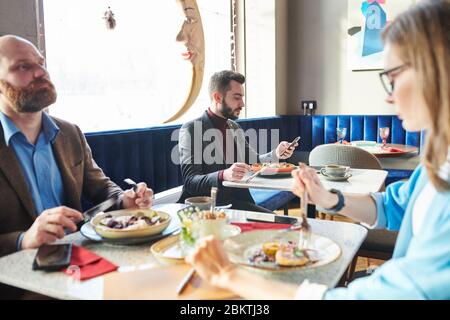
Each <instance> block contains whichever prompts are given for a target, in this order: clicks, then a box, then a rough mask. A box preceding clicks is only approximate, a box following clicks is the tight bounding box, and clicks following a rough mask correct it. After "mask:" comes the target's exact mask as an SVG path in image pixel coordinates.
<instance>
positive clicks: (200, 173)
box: [179, 70, 294, 212]
mask: <svg viewBox="0 0 450 320" xmlns="http://www.w3.org/2000/svg"><path fill="white" fill-rule="evenodd" d="M244 82H245V77H244V76H243V75H242V74H240V73H237V72H233V71H227V70H226V71H221V72H217V73H215V74H214V75H213V76H212V77H211V80H210V83H209V94H210V98H211V106H210V108H208V110H207V111H205V113H204V114H203V115H202V116H201V117H200V118H197V119H195V120H193V121H190V122H188V123H186V124H184V125H183V126H182V128H181V130H180V134H179V151H180V163H181V173H182V176H183V181H184V184H183V191H182V194H181V197H180V200H179V202H184V200H185V199H186V198H189V197H194V196H207V195H210V192H211V187H217V188H219V191H218V195H217V205H226V204H232V208H234V209H241V210H251V211H261V212H271V211H269V210H267V209H265V208H262V207H259V206H257V205H256V204H255V202H254V200H253V198H252V196H251V195H250V192H249V191H248V189H240V188H230V187H224V186H223V185H222V182H223V181H240V180H242V178H243V177H244V175H245V174H246V173H247V172H248V171H249V170H250V165H249V164H252V163H260V162H278V161H279V160H281V159H287V158H289V157H290V156H291V155H292V153H293V151H294V147H292V148H289V143H288V142H286V141H283V142H281V143H280V144H279V145H278V146H277V148H276V149H275V150H273V151H271V152H269V153H266V154H261V155H260V154H258V153H257V152H256V151H255V150H254V149H253V148H252V147H251V146H250V145H249V144H248V142H247V140H246V138H245V135H244V132H243V130H242V128H241V127H240V126H239V125H238V124H237V123H236V122H235V121H234V120H236V119H238V118H239V114H240V112H241V110H242V108H244V100H243V98H244V87H243V84H244Z"/></svg>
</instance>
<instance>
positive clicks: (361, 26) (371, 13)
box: [347, 0, 417, 71]
mask: <svg viewBox="0 0 450 320" xmlns="http://www.w3.org/2000/svg"><path fill="white" fill-rule="evenodd" d="M415 2H417V0H348V9H347V10H348V29H347V38H348V48H347V58H348V66H349V69H350V70H353V71H361V70H379V69H382V68H383V50H384V46H383V42H382V40H381V33H382V31H383V30H384V28H385V27H386V25H388V24H389V23H390V21H392V20H393V19H394V18H395V17H396V15H398V14H399V13H401V12H402V11H405V10H406V9H408V8H409V7H410V6H411V5H413V4H414V3H415Z"/></svg>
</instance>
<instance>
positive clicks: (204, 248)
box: [186, 236, 236, 288]
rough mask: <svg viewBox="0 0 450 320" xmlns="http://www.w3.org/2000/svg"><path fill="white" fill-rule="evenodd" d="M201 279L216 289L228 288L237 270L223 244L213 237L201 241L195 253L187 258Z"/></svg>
mask: <svg viewBox="0 0 450 320" xmlns="http://www.w3.org/2000/svg"><path fill="white" fill-rule="evenodd" d="M186 262H187V263H189V264H190V265H192V267H193V268H194V269H195V271H196V272H197V273H198V274H199V275H200V277H201V278H203V279H205V280H206V281H208V282H209V283H210V284H212V285H213V286H216V287H221V288H226V287H227V284H229V279H230V277H231V275H232V273H233V272H234V270H235V269H236V267H235V265H234V264H233V263H231V261H230V260H229V259H228V256H227V253H226V252H225V249H224V248H223V246H222V243H221V242H220V241H219V240H217V238H215V237H213V236H208V237H205V238H204V239H202V240H200V243H199V245H198V246H197V248H196V249H195V251H194V252H193V253H192V254H191V255H189V256H187V257H186Z"/></svg>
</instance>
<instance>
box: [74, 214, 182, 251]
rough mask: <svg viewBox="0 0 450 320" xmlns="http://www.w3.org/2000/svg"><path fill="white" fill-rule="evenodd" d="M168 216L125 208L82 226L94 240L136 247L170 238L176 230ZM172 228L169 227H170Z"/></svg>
mask: <svg viewBox="0 0 450 320" xmlns="http://www.w3.org/2000/svg"><path fill="white" fill-rule="evenodd" d="M171 222H172V219H171V217H170V215H169V214H168V213H165V212H161V211H155V210H152V209H126V210H117V211H110V212H100V213H98V214H97V215H96V216H94V217H93V218H92V219H91V221H90V222H88V223H85V224H84V225H83V226H82V227H81V230H80V231H81V233H82V234H83V235H84V236H85V237H87V238H89V239H91V240H94V241H106V242H113V243H120V244H136V243H143V242H148V241H150V240H156V239H159V238H161V237H163V236H167V235H169V234H171V233H173V232H175V231H176V230H177V229H179V224H178V223H171ZM169 225H170V228H168V227H169Z"/></svg>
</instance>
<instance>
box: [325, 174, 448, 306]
mask: <svg viewBox="0 0 450 320" xmlns="http://www.w3.org/2000/svg"><path fill="white" fill-rule="evenodd" d="M428 182H429V180H428V176H427V173H426V170H425V169H424V168H423V167H422V166H419V167H418V168H417V169H416V170H415V171H414V173H413V174H412V176H411V178H410V179H409V180H408V181H406V182H397V183H393V184H391V185H389V186H388V187H387V188H386V192H383V193H377V194H375V198H376V202H377V212H378V222H377V227H384V228H387V229H389V230H399V234H398V238H397V243H396V244H395V250H394V254H393V257H392V259H391V260H389V261H387V262H386V263H384V264H383V265H382V266H380V267H379V268H378V269H376V271H375V272H374V273H373V274H372V275H371V276H368V277H365V278H361V279H358V280H355V281H353V282H351V283H350V285H349V286H348V287H347V288H337V289H331V290H329V291H327V292H326V293H325V296H324V298H325V299H388V300H390V299H450V192H448V191H447V192H438V193H436V195H435V197H434V199H433V200H432V201H431V203H430V207H429V210H428V212H427V213H426V214H425V218H424V220H423V225H422V226H421V228H420V231H419V232H418V234H416V235H413V233H412V211H413V210H412V209H413V207H414V203H415V202H416V200H417V198H418V196H420V193H421V191H422V190H423V188H424V187H425V185H426V184H427V183H428Z"/></svg>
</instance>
